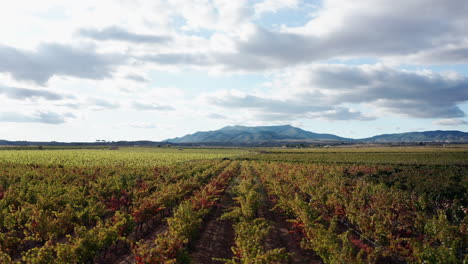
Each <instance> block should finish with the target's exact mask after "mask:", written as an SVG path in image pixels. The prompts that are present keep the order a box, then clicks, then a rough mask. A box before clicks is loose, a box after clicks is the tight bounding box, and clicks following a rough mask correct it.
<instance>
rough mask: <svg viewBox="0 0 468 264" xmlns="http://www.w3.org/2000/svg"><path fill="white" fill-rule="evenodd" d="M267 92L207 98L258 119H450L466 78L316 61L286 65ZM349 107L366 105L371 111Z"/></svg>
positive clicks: (467, 94) (467, 87) (467, 88)
mask: <svg viewBox="0 0 468 264" xmlns="http://www.w3.org/2000/svg"><path fill="white" fill-rule="evenodd" d="M274 89H275V90H274V91H273V92H272V93H270V94H269V95H258V94H245V93H240V92H237V93H236V92H226V93H218V94H216V95H212V96H209V97H208V99H207V100H208V102H209V103H211V104H214V105H217V106H219V107H224V108H246V109H252V110H254V111H255V112H257V113H258V116H260V117H262V118H263V119H274V118H284V119H285V118H288V117H289V118H322V119H331V120H353V119H354V120H373V119H375V115H376V114H377V113H376V111H378V112H379V113H380V114H382V112H384V113H387V114H394V115H404V116H408V117H415V118H454V117H463V116H465V113H464V112H463V111H462V110H461V109H460V108H459V106H458V104H460V103H463V102H466V101H468V78H467V77H465V76H462V75H459V74H453V73H436V72H432V71H406V70H399V69H395V68H390V67H387V66H385V65H381V64H375V65H363V66H347V65H338V64H330V65H328V64H318V65H317V64H316V65H308V66H302V67H296V68H292V69H290V70H288V71H286V72H285V73H284V74H283V75H281V76H280V77H277V79H276V80H275V81H274ZM349 105H364V106H365V105H367V106H368V108H371V109H373V110H374V111H373V113H363V112H362V111H359V110H354V109H352V108H351V107H349Z"/></svg>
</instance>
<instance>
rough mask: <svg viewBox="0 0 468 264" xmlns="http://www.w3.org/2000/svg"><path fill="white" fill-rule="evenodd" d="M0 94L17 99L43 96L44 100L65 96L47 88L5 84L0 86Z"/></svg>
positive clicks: (58, 98)
mask: <svg viewBox="0 0 468 264" xmlns="http://www.w3.org/2000/svg"><path fill="white" fill-rule="evenodd" d="M0 94H4V95H6V96H7V97H8V98H11V99H18V100H23V99H35V98H43V99H45V100H51V101H56V100H62V99H64V98H65V96H63V95H61V94H57V93H53V92H50V91H47V90H40V89H28V88H17V87H6V86H0Z"/></svg>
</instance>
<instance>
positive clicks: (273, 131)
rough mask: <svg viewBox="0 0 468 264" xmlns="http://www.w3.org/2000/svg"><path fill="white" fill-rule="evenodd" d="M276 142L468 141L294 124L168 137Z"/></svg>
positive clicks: (466, 136)
mask: <svg viewBox="0 0 468 264" xmlns="http://www.w3.org/2000/svg"><path fill="white" fill-rule="evenodd" d="M273 141H304V142H307V141H326V142H371V143H391V142H468V133H466V132H461V131H443V130H437V131H425V132H408V133H398V134H383V135H377V136H374V137H369V138H363V139H352V138H344V137H339V136H336V135H333V134H319V133H314V132H310V131H306V130H303V129H300V128H297V127H293V126H291V125H282V126H255V127H247V126H227V127H223V128H221V129H219V130H214V131H205V132H196V133H194V134H189V135H186V136H183V137H176V138H173V139H167V140H165V142H171V143H216V142H219V143H231V144H236V143H238V144H242V143H252V142H273Z"/></svg>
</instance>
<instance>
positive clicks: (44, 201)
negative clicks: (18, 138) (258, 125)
mask: <svg viewBox="0 0 468 264" xmlns="http://www.w3.org/2000/svg"><path fill="white" fill-rule="evenodd" d="M467 189H468V148H467V147H466V146H462V147H459V148H442V147H440V148H439V147H431V148H425V147H424V148H423V147H398V148H390V147H388V148H376V147H374V148H330V149H323V148H320V149H319V148H318V149H298V150H291V149H264V150H260V149H188V148H187V149H171V148H121V149H118V150H106V149H65V150H63V149H47V150H39V149H34V150H33V149H31V150H17V149H5V150H0V263H121V264H125V263H202V264H210V263H231V264H263V263H265V264H267V263H298V264H299V263H333V264H335V263H467V262H468V256H467V246H468V231H467V230H468V217H467V213H468V196H467Z"/></svg>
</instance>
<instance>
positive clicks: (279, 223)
mask: <svg viewBox="0 0 468 264" xmlns="http://www.w3.org/2000/svg"><path fill="white" fill-rule="evenodd" d="M271 208H272V202H271V201H270V200H268V199H265V203H264V204H263V206H261V207H260V209H259V212H258V216H259V217H263V218H265V219H267V220H268V221H269V223H270V225H271V230H270V233H269V234H268V236H267V239H266V242H265V249H266V250H271V249H275V248H285V249H286V252H288V253H289V254H290V257H289V259H288V262H287V263H289V264H322V263H323V261H322V260H321V258H320V257H319V256H317V254H315V252H314V251H312V250H307V249H303V248H301V246H300V241H301V237H300V235H299V234H294V233H290V232H289V231H290V230H291V228H290V227H291V224H290V223H289V222H288V221H287V217H286V216H285V215H284V214H282V213H281V212H278V211H277V210H274V211H272V210H271Z"/></svg>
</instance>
